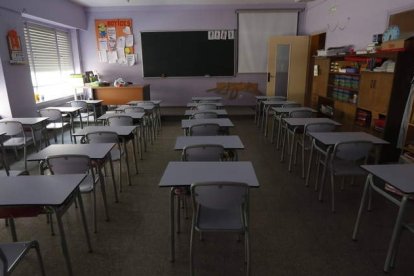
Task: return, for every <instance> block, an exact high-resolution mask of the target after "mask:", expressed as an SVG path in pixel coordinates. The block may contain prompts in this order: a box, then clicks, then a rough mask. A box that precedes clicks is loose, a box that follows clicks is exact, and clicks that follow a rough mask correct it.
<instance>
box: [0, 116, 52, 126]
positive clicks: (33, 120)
mask: <svg viewBox="0 0 414 276" xmlns="http://www.w3.org/2000/svg"><path fill="white" fill-rule="evenodd" d="M47 119H49V117H31V118H4V119H1V120H0V122H6V121H15V122H20V123H22V125H26V126H31V125H36V124H39V123H42V122H45V121H47Z"/></svg>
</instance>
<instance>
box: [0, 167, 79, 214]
mask: <svg viewBox="0 0 414 276" xmlns="http://www.w3.org/2000/svg"><path fill="white" fill-rule="evenodd" d="M85 177H86V175H85V174H69V175H22V176H17V177H0V190H1V193H0V206H18V205H25V206H27V205H43V206H59V205H62V204H63V203H64V202H65V200H66V199H67V198H68V197H69V196H70V195H71V194H72V193H73V191H74V190H75V189H76V187H78V186H79V184H80V183H81V182H82V180H83V179H84V178H85Z"/></svg>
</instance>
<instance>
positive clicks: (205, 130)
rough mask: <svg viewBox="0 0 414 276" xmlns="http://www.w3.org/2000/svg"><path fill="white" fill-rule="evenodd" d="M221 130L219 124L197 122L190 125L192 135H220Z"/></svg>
mask: <svg viewBox="0 0 414 276" xmlns="http://www.w3.org/2000/svg"><path fill="white" fill-rule="evenodd" d="M219 132H220V125H219V124H195V125H192V126H191V127H190V130H189V135H190V136H208V135H218V134H219Z"/></svg>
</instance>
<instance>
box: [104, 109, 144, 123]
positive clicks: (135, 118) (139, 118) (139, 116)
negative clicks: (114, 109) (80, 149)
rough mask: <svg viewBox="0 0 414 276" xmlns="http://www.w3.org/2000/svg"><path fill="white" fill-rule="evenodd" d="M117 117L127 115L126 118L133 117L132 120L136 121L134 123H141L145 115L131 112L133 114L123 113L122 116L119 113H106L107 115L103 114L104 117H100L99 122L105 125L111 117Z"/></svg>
mask: <svg viewBox="0 0 414 276" xmlns="http://www.w3.org/2000/svg"><path fill="white" fill-rule="evenodd" d="M117 115H126V116H130V117H132V119H134V121H135V120H138V121H141V120H142V119H143V118H144V116H145V113H144V112H131V113H122V114H119V113H105V114H102V116H100V117H99V118H98V119H97V120H98V121H102V122H103V124H105V122H106V120H107V119H108V118H109V117H112V116H117Z"/></svg>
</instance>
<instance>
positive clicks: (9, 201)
mask: <svg viewBox="0 0 414 276" xmlns="http://www.w3.org/2000/svg"><path fill="white" fill-rule="evenodd" d="M85 177H86V175H84V174H71V175H48V176H44V175H27V176H26V175H25V176H18V177H1V178H0V190H1V193H0V206H2V207H19V206H47V207H49V208H51V209H52V210H53V212H54V213H55V214H56V219H57V223H58V228H59V233H60V242H61V246H62V251H63V256H64V258H65V261H66V268H67V270H68V273H69V275H73V271H72V264H71V260H70V256H69V250H68V245H67V241H66V236H65V231H64V228H63V221H62V216H63V215H64V214H65V212H66V210H67V209H68V207H69V206H70V205H71V204H72V203H73V202H74V200H75V197H77V199H78V204H79V210H80V213H81V217H82V223H83V229H84V232H85V236H86V241H87V244H88V249H89V251H90V252H92V246H91V241H90V237H89V231H88V226H87V221H86V217H85V210H84V207H83V201H82V196H81V194H80V192H79V184H80V183H81V182H82V181H83V179H84V178H85ZM33 234H34V235H36V234H35V233H33Z"/></svg>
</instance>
